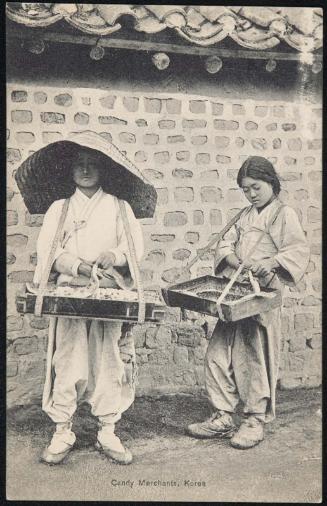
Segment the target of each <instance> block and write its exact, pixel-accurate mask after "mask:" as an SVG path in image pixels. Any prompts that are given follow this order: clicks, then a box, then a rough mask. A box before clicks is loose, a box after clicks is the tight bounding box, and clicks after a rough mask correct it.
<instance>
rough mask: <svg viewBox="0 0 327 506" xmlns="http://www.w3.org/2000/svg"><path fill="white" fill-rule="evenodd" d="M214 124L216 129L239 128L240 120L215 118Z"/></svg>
mask: <svg viewBox="0 0 327 506" xmlns="http://www.w3.org/2000/svg"><path fill="white" fill-rule="evenodd" d="M213 125H214V128H216V130H237V129H238V127H239V123H238V121H234V120H227V119H215V120H214V122H213Z"/></svg>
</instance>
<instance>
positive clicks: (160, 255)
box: [146, 250, 166, 265]
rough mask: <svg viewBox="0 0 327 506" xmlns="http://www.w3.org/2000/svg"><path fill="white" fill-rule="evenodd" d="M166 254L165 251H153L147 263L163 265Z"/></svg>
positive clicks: (148, 256) (149, 254) (147, 258)
mask: <svg viewBox="0 0 327 506" xmlns="http://www.w3.org/2000/svg"><path fill="white" fill-rule="evenodd" d="M165 259H166V254H165V252H164V251H163V250H152V251H150V252H149V253H148V255H147V257H146V261H148V262H151V263H153V264H155V265H161V264H163V263H164V262H165Z"/></svg>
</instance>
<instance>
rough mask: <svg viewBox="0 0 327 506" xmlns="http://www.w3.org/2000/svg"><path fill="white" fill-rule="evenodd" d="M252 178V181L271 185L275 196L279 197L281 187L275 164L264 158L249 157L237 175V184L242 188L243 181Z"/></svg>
mask: <svg viewBox="0 0 327 506" xmlns="http://www.w3.org/2000/svg"><path fill="white" fill-rule="evenodd" d="M244 177H251V178H252V179H261V180H262V181H265V182H266V183H269V184H271V186H272V189H273V192H274V194H275V195H279V193H280V190H281V187H280V180H279V177H278V175H277V172H276V170H275V168H274V166H273V164H272V163H271V162H270V161H269V160H267V158H264V157H263V156H249V158H247V159H246V160H245V162H243V164H242V166H241V168H240V170H239V171H238V174H237V184H238V186H239V187H242V179H243V178H244Z"/></svg>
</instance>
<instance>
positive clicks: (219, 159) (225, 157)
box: [216, 155, 232, 164]
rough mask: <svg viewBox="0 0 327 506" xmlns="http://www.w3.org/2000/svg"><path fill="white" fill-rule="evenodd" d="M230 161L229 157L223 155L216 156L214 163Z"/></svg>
mask: <svg viewBox="0 0 327 506" xmlns="http://www.w3.org/2000/svg"><path fill="white" fill-rule="evenodd" d="M231 161H232V159H231V157H230V156H224V155H217V156H216V162H217V163H223V164H225V163H230V162H231Z"/></svg>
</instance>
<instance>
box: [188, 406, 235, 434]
mask: <svg viewBox="0 0 327 506" xmlns="http://www.w3.org/2000/svg"><path fill="white" fill-rule="evenodd" d="M235 429H236V427H235V425H234V422H233V418H232V417H231V415H230V413H227V412H226V411H217V412H216V413H214V414H213V415H212V416H211V417H210V418H208V420H205V421H204V422H199V423H192V424H191V425H189V426H188V427H187V428H186V432H187V434H189V435H190V436H193V437H197V438H201V439H202V438H230V437H232V435H233V433H234V431H235Z"/></svg>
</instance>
